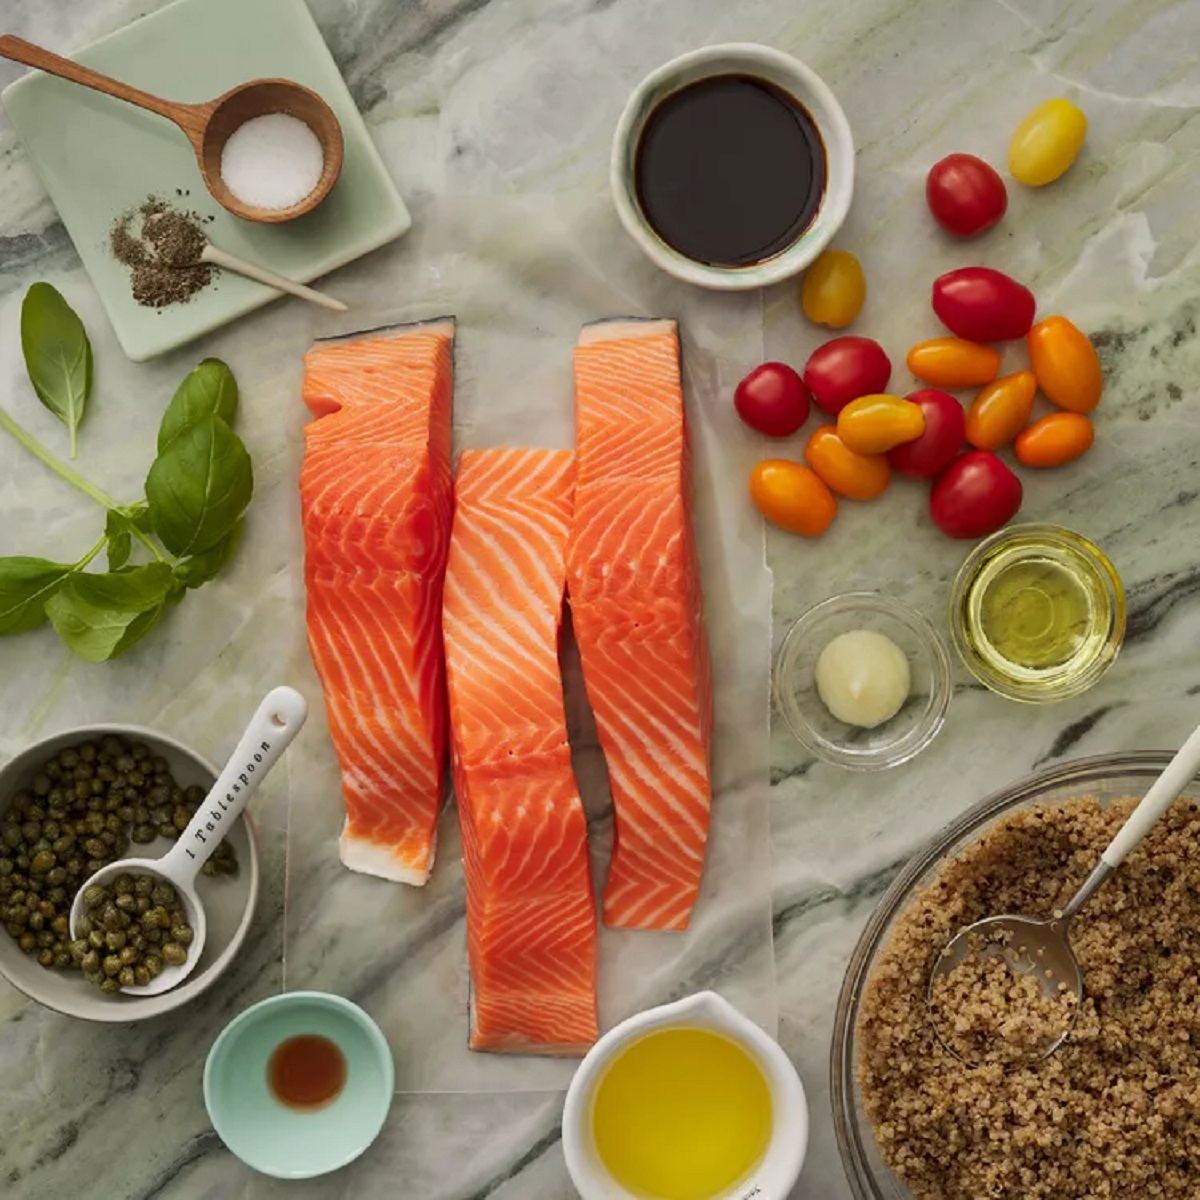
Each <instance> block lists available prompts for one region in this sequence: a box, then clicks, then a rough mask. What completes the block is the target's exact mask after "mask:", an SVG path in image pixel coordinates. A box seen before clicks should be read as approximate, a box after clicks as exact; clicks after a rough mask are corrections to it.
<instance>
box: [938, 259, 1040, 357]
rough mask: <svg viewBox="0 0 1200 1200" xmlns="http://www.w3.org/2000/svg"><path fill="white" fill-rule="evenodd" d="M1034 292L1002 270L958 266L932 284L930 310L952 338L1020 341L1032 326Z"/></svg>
mask: <svg viewBox="0 0 1200 1200" xmlns="http://www.w3.org/2000/svg"><path fill="white" fill-rule="evenodd" d="M1036 308H1037V301H1036V300H1035V299H1034V298H1033V293H1032V292H1031V291H1030V290H1029V289H1028V288H1027V287H1025V286H1024V285H1023V284H1020V283H1018V282H1017V281H1016V280H1015V279H1011V278H1009V276H1007V275H1005V274H1004V272H1003V271H993V270H992V269H991V267H960V268H959V269H958V270H957V271H948V272H947V273H946V274H945V275H941V276H939V277H938V278H937V279H935V280H934V281H933V311H934V312H935V313H937V315H938V320H940V321H941V323H942V324H943V325H945V326H946V328H947V329H949V330H950V332H951V333H953V334H954V335H955V336H957V337H960V338H965V339H966V340H967V341H968V342H1007V341H1010V340H1012V339H1013V338H1023V337H1024V336H1025V335H1026V334H1027V333H1028V332H1029V330H1030V327H1031V326H1032V325H1033V314H1034V310H1035V309H1036Z"/></svg>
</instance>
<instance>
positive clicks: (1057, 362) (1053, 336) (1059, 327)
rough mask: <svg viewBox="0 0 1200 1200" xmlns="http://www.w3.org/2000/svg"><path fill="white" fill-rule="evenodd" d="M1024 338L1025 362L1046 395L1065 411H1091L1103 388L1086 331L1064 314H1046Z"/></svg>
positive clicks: (1102, 381)
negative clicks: (1057, 315) (1060, 315)
mask: <svg viewBox="0 0 1200 1200" xmlns="http://www.w3.org/2000/svg"><path fill="white" fill-rule="evenodd" d="M1025 340H1026V341H1027V342H1028V344H1029V365H1030V366H1031V367H1032V368H1033V373H1034V374H1035V375H1036V376H1037V381H1038V387H1040V388H1041V389H1042V391H1043V392H1045V393H1046V399H1047V400H1049V401H1050V402H1051V403H1053V404H1057V405H1058V407H1059V408H1065V409H1066V410H1067V411H1068V412H1075V413H1089V412H1091V411H1092V409H1093V408H1095V407H1096V405H1097V404H1098V403H1099V402H1100V393H1101V392H1102V391H1103V390H1104V372H1103V371H1102V370H1101V368H1100V356H1099V355H1098V354H1097V353H1096V347H1095V346H1093V345H1092V343H1091V339H1090V338H1089V337H1088V336H1087V334H1086V333H1084V332H1083V331H1082V330H1080V329H1079V328H1078V327H1077V326H1075V325H1072V324H1071V322H1070V321H1068V320H1067V318H1066V317H1047V318H1046V319H1045V320H1044V321H1039V322H1038V323H1037V324H1036V325H1035V326H1034V327H1033V328H1032V329H1031V330H1030V331H1029V336H1028V337H1027V338H1026V339H1025Z"/></svg>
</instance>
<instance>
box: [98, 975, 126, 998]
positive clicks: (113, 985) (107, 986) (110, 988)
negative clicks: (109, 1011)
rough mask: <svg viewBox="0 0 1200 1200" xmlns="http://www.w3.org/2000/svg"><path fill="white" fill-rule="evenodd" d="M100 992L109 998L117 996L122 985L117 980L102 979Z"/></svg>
mask: <svg viewBox="0 0 1200 1200" xmlns="http://www.w3.org/2000/svg"><path fill="white" fill-rule="evenodd" d="M100 990H101V991H102V992H104V993H105V994H106V995H108V996H115V995H116V994H117V993H118V992H119V991H120V990H121V985H120V984H119V983H118V982H117V981H116V980H115V979H102V980H101V981H100Z"/></svg>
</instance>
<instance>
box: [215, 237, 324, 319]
mask: <svg viewBox="0 0 1200 1200" xmlns="http://www.w3.org/2000/svg"><path fill="white" fill-rule="evenodd" d="M200 261H201V262H206V263H212V265H213V266H214V267H224V268H225V270H227V271H233V272H235V273H236V274H238V275H245V276H246V278H247V279H254V280H257V281H258V282H259V283H265V284H266V285H267V287H273V288H275V289H276V290H277V291H280V292H288V293H289V294H290V295H293V296H299V297H300V299H301V300H307V301H308V302H309V303H310V304H319V305H320V306H321V307H322V308H330V309H332V310H333V311H334V312H346V311H347V306H346V305H345V304H343V303H342V302H341V301H340V300H335V299H334V298H333V297H332V296H326V295H325V293H324V292H318V291H316V290H315V289H314V288H310V287H305V286H304V284H302V283H297V282H296V281H295V280H294V279H288V278H287V276H285V275H276V274H275V272H274V271H268V270H267V268H266V267H256V266H255V265H254V263H252V262H247V261H246V260H245V259H244V258H237V257H236V256H235V255H232V254H230V253H228V252H227V251H225V250H220V249H218V248H217V247H216V246H214V245H213V244H212V243H211V242H209V243H208V245H206V246H205V247H204V249H203V250H202V251H201V252H200Z"/></svg>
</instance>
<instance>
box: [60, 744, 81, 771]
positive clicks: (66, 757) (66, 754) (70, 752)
mask: <svg viewBox="0 0 1200 1200" xmlns="http://www.w3.org/2000/svg"><path fill="white" fill-rule="evenodd" d="M58 761H59V765H60V766H61V767H63V769H64V770H67V771H73V770H75V768H76V767H77V766H79V751H78V750H77V749H76V748H75V747H74V746H68V747H67V748H66V749H65V750H64V751H63V752H62V753H61V754H59V756H58Z"/></svg>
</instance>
